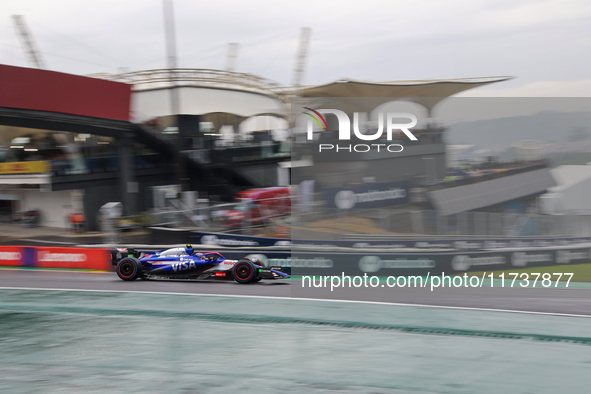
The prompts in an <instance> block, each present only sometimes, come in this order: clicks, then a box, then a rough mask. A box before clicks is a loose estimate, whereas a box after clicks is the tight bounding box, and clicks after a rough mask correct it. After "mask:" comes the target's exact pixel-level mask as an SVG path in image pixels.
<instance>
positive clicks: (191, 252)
mask: <svg viewBox="0 0 591 394" xmlns="http://www.w3.org/2000/svg"><path fill="white" fill-rule="evenodd" d="M185 252H186V253H187V254H188V255H189V256H190V255H192V254H193V245H191V244H188V245H187V247H186V248H185Z"/></svg>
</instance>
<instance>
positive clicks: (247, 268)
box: [232, 259, 257, 284]
mask: <svg viewBox="0 0 591 394" xmlns="http://www.w3.org/2000/svg"><path fill="white" fill-rule="evenodd" d="M232 275H234V280H235V281H236V282H238V283H242V284H244V283H250V282H255V281H256V279H257V269H256V268H255V266H254V264H253V263H251V262H250V260H248V259H240V260H238V262H237V263H236V264H235V265H234V267H233V268H232Z"/></svg>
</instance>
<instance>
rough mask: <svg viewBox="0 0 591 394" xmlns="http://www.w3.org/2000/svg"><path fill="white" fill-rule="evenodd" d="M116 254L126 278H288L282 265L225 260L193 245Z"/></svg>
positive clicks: (241, 280) (245, 280) (120, 272)
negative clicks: (269, 265)
mask: <svg viewBox="0 0 591 394" xmlns="http://www.w3.org/2000/svg"><path fill="white" fill-rule="evenodd" d="M115 255H116V256H117V257H119V258H120V260H118V262H117V268H116V271H117V275H118V276H119V278H121V279H123V280H136V279H138V278H139V279H221V280H224V279H225V280H232V279H234V280H235V281H236V282H238V283H254V282H258V281H260V280H261V279H284V278H289V275H288V274H286V273H285V272H283V269H282V268H281V267H265V265H264V264H263V263H262V262H261V261H259V260H257V259H248V258H242V259H240V260H226V259H225V258H224V256H222V255H221V254H220V253H218V252H204V253H200V252H196V251H194V250H193V247H192V246H191V245H187V247H186V248H173V249H165V250H161V251H158V252H150V251H134V250H131V249H130V250H128V249H125V248H120V249H117V250H116V251H115ZM122 255H126V257H122ZM117 257H115V256H114V258H117ZM121 257H122V258H121Z"/></svg>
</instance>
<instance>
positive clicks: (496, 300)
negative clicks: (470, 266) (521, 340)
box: [0, 269, 591, 316]
mask: <svg viewBox="0 0 591 394" xmlns="http://www.w3.org/2000/svg"><path fill="white" fill-rule="evenodd" d="M0 288H23V289H63V290H98V291H118V292H129V291H131V292H150V293H184V294H203V295H220V296H221V295H227V296H235V297H273V298H275V297H281V298H299V299H319V300H347V301H356V302H371V303H392V304H409V305H424V306H430V307H444V308H446V307H449V308H462V309H463V308H468V309H483V310H503V311H519V312H532V313H549V314H566V315H585V316H591V302H589V300H590V299H591V288H507V287H505V288H500V287H493V288H490V287H482V288H470V287H468V288H464V287H460V288H454V287H451V288H450V287H445V288H436V289H434V290H433V291H431V290H430V289H429V288H414V287H406V288H388V287H385V288H364V287H360V288H351V289H348V288H344V289H343V288H339V289H335V290H334V291H332V292H331V291H330V288H307V287H306V288H303V287H302V282H301V281H300V280H299V279H292V280H278V281H261V282H259V283H256V284H248V285H240V284H238V283H235V282H229V281H178V280H177V281H173V280H169V281H142V280H138V281H133V282H125V281H122V280H120V279H119V278H118V277H117V275H116V274H115V273H104V272H70V271H44V270H23V269H0Z"/></svg>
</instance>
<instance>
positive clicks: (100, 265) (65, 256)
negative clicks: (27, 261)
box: [35, 247, 111, 271]
mask: <svg viewBox="0 0 591 394" xmlns="http://www.w3.org/2000/svg"><path fill="white" fill-rule="evenodd" d="M35 249H36V250H35V257H36V263H35V266H36V267H41V268H83V269H94V270H105V271H107V270H111V256H110V254H109V250H108V249H91V248H54V247H38V248H35Z"/></svg>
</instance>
